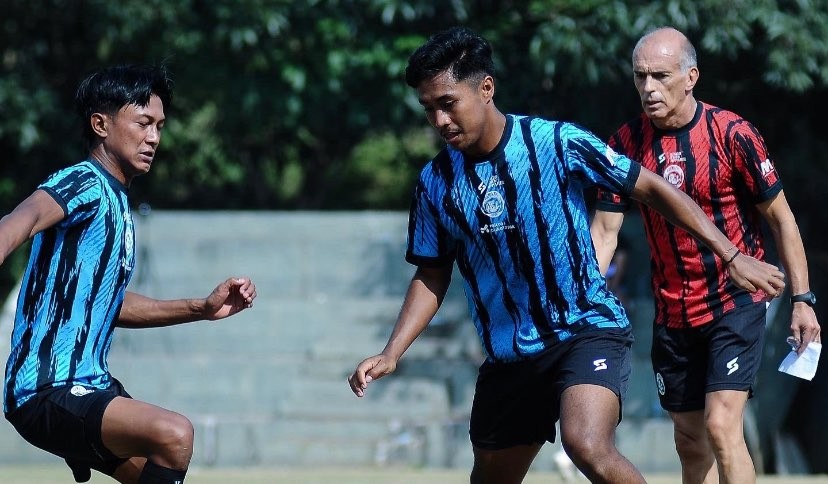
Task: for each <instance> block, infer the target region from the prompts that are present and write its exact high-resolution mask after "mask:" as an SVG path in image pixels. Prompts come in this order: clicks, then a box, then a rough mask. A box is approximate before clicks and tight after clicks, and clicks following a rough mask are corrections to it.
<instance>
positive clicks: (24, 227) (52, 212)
mask: <svg viewBox="0 0 828 484" xmlns="http://www.w3.org/2000/svg"><path fill="white" fill-rule="evenodd" d="M65 216H66V214H65V213H64V212H63V207H61V206H60V205H59V204H58V203H57V202H56V201H55V199H54V198H52V197H51V196H50V195H49V194H48V193H46V192H45V191H43V190H35V192H34V193H32V194H31V195H29V197H28V198H26V199H25V200H23V201H22V202H20V205H18V206H17V207H16V208H15V209H14V210H12V211H11V213H9V214H8V215H6V216H5V217H3V218H2V219H0V264H3V262H4V261H5V260H6V257H8V256H9V254H11V253H12V252H14V251H15V249H17V248H18V247H20V245H21V244H23V242H25V241H27V240H28V239H29V238H31V237H34V235H35V234H37V233H38V232H41V231H43V230H46V229H47V228H49V227H51V226H52V225H55V224H56V223H58V222H60V221H61V220H63V217H65Z"/></svg>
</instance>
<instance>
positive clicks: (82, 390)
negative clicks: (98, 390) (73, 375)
mask: <svg viewBox="0 0 828 484" xmlns="http://www.w3.org/2000/svg"><path fill="white" fill-rule="evenodd" d="M94 391H95V390H94V389H92V388H86V387H82V386H80V385H75V386H73V387H72V389H71V390H69V393H71V394H72V395H74V396H76V397H82V396H84V395H89V394H90V393H92V392H94Z"/></svg>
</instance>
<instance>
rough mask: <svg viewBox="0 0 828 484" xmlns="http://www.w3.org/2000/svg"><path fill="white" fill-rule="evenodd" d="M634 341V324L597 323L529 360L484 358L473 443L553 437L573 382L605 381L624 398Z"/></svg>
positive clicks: (509, 443)
mask: <svg viewBox="0 0 828 484" xmlns="http://www.w3.org/2000/svg"><path fill="white" fill-rule="evenodd" d="M632 341H633V338H632V334H631V331H630V329H629V328H626V329H615V328H614V329H596V330H591V331H586V332H583V333H579V334H576V335H575V336H573V337H571V338H569V339H567V340H565V341H563V342H561V343H558V344H556V345H554V346H552V347H550V348H547V349H545V350H544V351H543V352H542V353H541V354H539V355H537V356H536V357H534V358H532V359H530V360H524V361H518V362H515V363H490V362H485V363H483V365H481V366H480V372H479V374H478V376H477V385H476V387H475V393H474V403H473V404H472V411H471V423H470V428H469V435H470V437H471V442H472V444H474V446H475V447H478V448H481V449H488V450H499V449H506V448H509V447H514V446H516V445H527V444H534V443H541V444H542V443H543V442H547V441H548V442H554V441H555V423H556V422H557V421H558V419H559V418H560V402H561V394H562V393H563V391H564V390H565V389H566V388H569V387H570V386H573V385H579V384H591V385H600V386H602V387H606V388H608V389H610V390H612V391H613V392H614V393H615V394H616V395H617V396H618V398H619V404H620V401H623V399H624V396H625V394H626V391H627V386H628V382H629V377H630V347H631V345H632ZM618 421H619V422H620V421H621V411H620V407H619V414H618Z"/></svg>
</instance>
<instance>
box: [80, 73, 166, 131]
mask: <svg viewBox="0 0 828 484" xmlns="http://www.w3.org/2000/svg"><path fill="white" fill-rule="evenodd" d="M172 91H173V82H172V79H171V78H170V75H169V73H168V72H167V69H166V67H164V66H153V65H148V64H130V65H117V66H112V67H107V68H104V69H102V70H99V71H97V72H95V73H93V74H91V75H90V76H89V77H87V78H86V79H84V80H83V81H81V83H80V85H79V86H78V91H77V93H76V94H75V109H76V110H77V112H78V114H79V115H80V117H81V120H82V122H83V136H84V138H85V139H86V142H87V145H88V146H89V147H91V146H92V145H93V144H94V143H95V141H96V139H97V136H96V135H95V133H94V132H93V131H92V127H91V126H90V125H89V118H90V117H91V116H92V114H94V113H105V114H110V115H114V114H115V113H116V112H118V110H120V109H121V108H122V107H124V106H127V105H130V104H134V105H136V106H142V107H143V106H146V105H148V104H149V101H150V97H152V95H153V94H155V95H156V96H158V97H159V98H160V99H161V102H162V103H163V104H164V109H165V110H166V109H170V107H171V105H172Z"/></svg>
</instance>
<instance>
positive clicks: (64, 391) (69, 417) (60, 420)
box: [9, 380, 129, 475]
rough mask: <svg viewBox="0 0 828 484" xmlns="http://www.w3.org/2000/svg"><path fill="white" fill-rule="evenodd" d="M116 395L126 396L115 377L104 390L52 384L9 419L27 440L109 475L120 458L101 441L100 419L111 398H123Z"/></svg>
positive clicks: (79, 464)
mask: <svg viewBox="0 0 828 484" xmlns="http://www.w3.org/2000/svg"><path fill="white" fill-rule="evenodd" d="M120 395H125V396H126V398H128V397H129V394H128V393H126V391H125V390H124V389H123V387H122V386H121V385H120V383H119V382H117V380H115V382H114V383H113V385H112V386H110V388H108V389H105V390H101V389H97V388H93V387H86V386H83V385H73V386H64V387H58V388H52V389H49V390H45V391H43V392H41V393H39V394H38V395H36V396H34V397H32V398H31V399H30V400H29V401H27V402H26V403H25V404H24V405H23V406H21V407H20V408H19V409H17V410H16V411H15V412H14V413H13V414H11V415H10V416H9V421H10V422H11V423H12V424H13V425H14V426H15V428H16V429H17V431H18V432H19V433H20V435H21V436H22V437H23V438H25V439H26V440H27V441H28V442H30V443H31V444H33V445H35V446H37V447H39V448H41V449H43V450H46V451H48V452H50V453H52V454H55V455H57V456H59V457H62V458H64V459H66V461H67V462H68V463H70V464H71V465H76V466H80V467H88V468H91V469H97V470H99V471H100V472H103V473H105V474H107V475H111V474H112V472H113V471H114V470H115V469H116V468H117V467H118V466H119V465H121V464H122V463H123V462H124V459H121V458H119V457H117V456H115V455H113V454H112V453H111V452H109V451H108V449H107V448H106V446H105V445H103V442H102V440H101V419H102V415H103V413H104V411H105V409H106V407H107V406H108V405H109V403H110V402H111V401H112V400H113V399H115V398H125V397H121V396H120ZM71 465H70V467H71Z"/></svg>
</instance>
